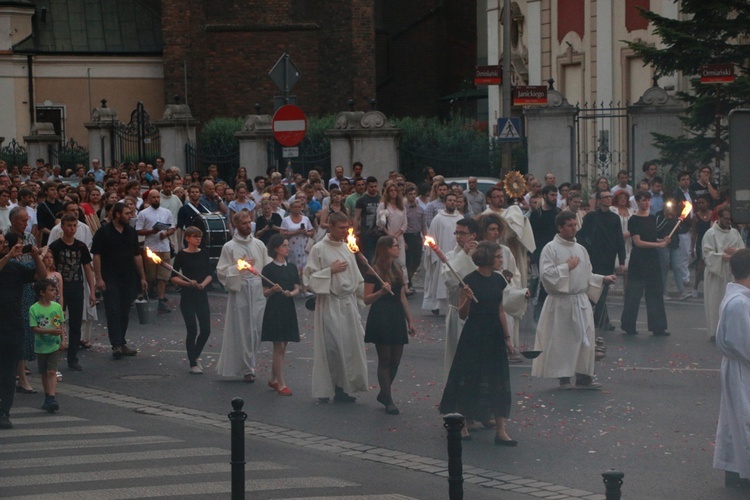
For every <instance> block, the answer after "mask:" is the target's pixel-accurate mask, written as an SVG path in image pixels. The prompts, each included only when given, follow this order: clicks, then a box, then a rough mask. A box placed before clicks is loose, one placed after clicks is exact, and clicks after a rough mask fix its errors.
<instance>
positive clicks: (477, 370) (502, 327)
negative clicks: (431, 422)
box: [440, 241, 518, 446]
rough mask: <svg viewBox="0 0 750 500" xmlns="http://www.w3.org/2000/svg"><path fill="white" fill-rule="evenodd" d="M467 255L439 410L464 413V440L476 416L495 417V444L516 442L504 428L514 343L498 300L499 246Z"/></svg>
mask: <svg viewBox="0 0 750 500" xmlns="http://www.w3.org/2000/svg"><path fill="white" fill-rule="evenodd" d="M471 259H472V260H473V261H474V264H476V266H477V270H476V271H474V272H472V273H470V274H468V275H467V276H466V277H465V278H464V282H465V283H466V286H465V287H464V288H463V289H462V290H461V297H460V299H459V306H458V315H459V317H460V318H461V319H466V318H467V317H468V319H466V323H465V324H464V328H463V330H462V331H461V338H460V340H459V341H458V347H457V348H456V356H455V357H454V358H453V364H452V365H451V370H450V373H449V374H448V381H447V382H446V383H445V390H444V391H443V398H442V400H441V401H440V413H443V414H445V413H452V412H459V413H461V414H462V415H463V416H464V418H465V419H466V425H465V426H464V428H463V430H462V436H463V438H464V439H471V438H470V436H469V430H468V429H469V428H472V427H473V426H474V421H475V420H486V419H489V418H492V417H494V418H495V423H496V428H495V444H496V445H498V446H517V445H518V442H517V441H515V440H513V439H511V438H510V436H508V433H507V432H506V430H505V423H506V421H507V419H508V416H509V415H510V405H511V393H510V370H509V368H508V355H509V354H513V345H512V343H511V341H510V335H509V334H508V326H507V324H506V323H505V313H504V311H503V303H502V300H503V289H504V288H505V287H506V285H507V282H506V281H505V279H504V278H503V277H502V276H501V275H500V274H498V273H497V272H495V271H499V270H500V269H502V265H503V253H502V249H501V248H500V245H499V244H497V243H495V242H494V241H482V242H481V243H479V244H478V245H477V248H476V250H475V251H474V253H473V254H472V256H471ZM473 297H476V298H477V301H478V302H473V301H472V300H473V299H472V298H473Z"/></svg>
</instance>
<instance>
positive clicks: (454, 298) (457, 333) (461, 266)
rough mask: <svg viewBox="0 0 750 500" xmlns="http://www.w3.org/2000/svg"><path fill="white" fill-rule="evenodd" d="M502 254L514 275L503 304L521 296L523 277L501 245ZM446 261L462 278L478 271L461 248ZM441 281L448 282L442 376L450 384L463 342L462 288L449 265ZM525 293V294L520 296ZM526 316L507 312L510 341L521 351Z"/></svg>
mask: <svg viewBox="0 0 750 500" xmlns="http://www.w3.org/2000/svg"><path fill="white" fill-rule="evenodd" d="M500 248H501V249H502V252H503V269H507V270H509V271H510V272H511V273H513V278H512V279H511V281H510V283H509V286H507V287H505V290H503V302H505V300H506V298H508V297H509V296H510V295H509V294H512V293H514V292H516V293H517V292H518V290H519V289H520V286H519V283H520V279H521V278H520V273H519V271H518V267H517V266H516V260H515V258H514V257H513V254H512V253H511V251H510V248H508V247H507V246H505V245H500ZM445 258H446V259H448V262H450V264H451V265H452V266H453V269H455V271H456V273H457V274H458V275H459V276H460V277H461V279H463V278H465V277H466V276H467V275H468V274H470V273H472V272H474V271H476V270H477V266H476V264H474V261H473V260H471V257H470V256H469V255H468V254H467V253H466V252H464V251H463V249H461V248H460V247H458V246H457V247H456V248H454V249H453V250H451V251H450V252H448V253H446V254H445ZM442 277H443V281H444V282H445V287H446V289H447V290H448V312H447V314H446V315H445V353H444V355H443V374H444V376H445V377H444V378H445V379H446V380H447V378H448V373H450V370H451V365H452V364H453V358H454V356H455V355H456V348H457V347H458V340H459V339H460V338H461V331H462V330H463V328H464V323H465V321H464V320H462V319H461V318H460V317H459V315H458V305H459V304H458V301H459V299H460V292H461V284H460V283H459V281H458V278H456V275H455V274H453V272H452V271H451V270H450V269H449V268H448V266H447V265H446V264H443V268H442ZM521 293H523V292H521ZM522 317H523V314H520V315H517V317H513V316H511V315H510V314H509V313H508V311H506V312H505V320H506V322H507V325H508V329H509V330H510V335H511V337H512V338H511V341H512V343H513V346H514V347H518V345H519V344H518V337H519V333H518V332H519V326H520V324H521V322H520V319H521V318H522Z"/></svg>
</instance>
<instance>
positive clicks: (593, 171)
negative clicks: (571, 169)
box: [575, 103, 631, 190]
mask: <svg viewBox="0 0 750 500" xmlns="http://www.w3.org/2000/svg"><path fill="white" fill-rule="evenodd" d="M575 122H576V148H577V150H576V158H577V162H576V168H577V171H576V182H580V183H581V184H582V185H583V187H584V189H586V188H588V189H589V190H590V189H592V188H593V186H594V183H595V182H596V179H597V178H599V177H606V178H608V179H609V180H610V184H611V183H612V181H613V180H614V179H616V178H617V172H619V171H620V170H628V171H630V170H631V169H630V166H629V163H628V158H629V155H628V153H629V147H628V144H629V142H628V132H629V130H630V114H629V113H628V108H627V107H620V106H619V103H618V105H617V106H613V105H612V103H610V105H609V107H605V106H604V103H600V104H599V105H596V104H595V105H593V106H591V107H588V105H584V107H583V108H578V114H577V115H576V118H575ZM591 176H593V178H591Z"/></svg>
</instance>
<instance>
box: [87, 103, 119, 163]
mask: <svg viewBox="0 0 750 500" xmlns="http://www.w3.org/2000/svg"><path fill="white" fill-rule="evenodd" d="M117 124H118V120H117V111H115V110H114V109H113V108H108V107H107V100H106V99H102V105H101V107H99V108H94V109H93V110H92V111H91V121H90V122H88V123H84V124H83V125H84V127H86V128H87V129H88V131H89V163H90V162H91V160H93V159H95V158H98V159H99V160H100V162H101V165H102V166H105V167H116V166H117V165H114V156H113V151H112V133H113V132H112V128H113V127H114V126H115V125H117ZM89 167H91V165H89Z"/></svg>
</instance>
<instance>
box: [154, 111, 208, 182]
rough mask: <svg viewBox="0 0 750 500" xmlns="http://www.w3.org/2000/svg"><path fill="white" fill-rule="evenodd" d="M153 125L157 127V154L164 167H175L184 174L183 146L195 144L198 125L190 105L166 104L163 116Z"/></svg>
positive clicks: (185, 155) (185, 162)
mask: <svg viewBox="0 0 750 500" xmlns="http://www.w3.org/2000/svg"><path fill="white" fill-rule="evenodd" d="M154 125H156V128H158V129H159V155H160V156H162V157H164V165H165V167H166V168H171V167H177V168H179V169H180V175H184V174H185V173H186V172H187V154H186V153H185V146H186V145H187V144H188V143H192V144H195V127H196V125H198V120H196V119H194V118H193V114H192V113H191V112H190V106H188V105H187V104H167V106H166V107H165V108H164V116H162V117H161V120H159V121H157V122H155V123H154Z"/></svg>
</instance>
